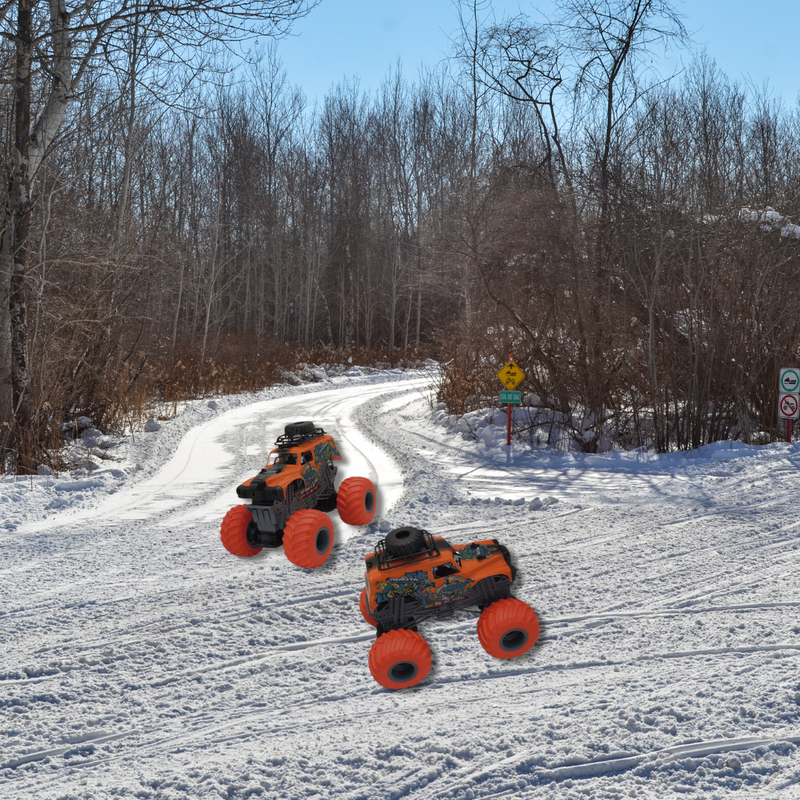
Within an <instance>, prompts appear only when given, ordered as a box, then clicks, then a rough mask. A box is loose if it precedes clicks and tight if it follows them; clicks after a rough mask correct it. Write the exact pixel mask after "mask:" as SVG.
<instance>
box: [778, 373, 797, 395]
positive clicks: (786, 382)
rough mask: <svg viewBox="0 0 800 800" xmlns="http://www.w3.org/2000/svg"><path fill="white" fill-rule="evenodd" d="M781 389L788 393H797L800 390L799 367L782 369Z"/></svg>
mask: <svg viewBox="0 0 800 800" xmlns="http://www.w3.org/2000/svg"><path fill="white" fill-rule="evenodd" d="M780 389H781V391H782V392H785V393H786V394H796V393H797V392H798V391H800V370H798V369H797V367H788V368H786V367H785V368H784V369H782V370H781V374H780Z"/></svg>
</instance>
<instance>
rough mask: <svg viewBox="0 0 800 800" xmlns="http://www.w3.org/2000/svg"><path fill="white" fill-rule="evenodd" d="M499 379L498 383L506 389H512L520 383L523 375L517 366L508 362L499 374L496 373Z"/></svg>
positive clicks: (512, 362)
mask: <svg viewBox="0 0 800 800" xmlns="http://www.w3.org/2000/svg"><path fill="white" fill-rule="evenodd" d="M497 377H498V378H500V383H502V384H503V386H505V387H506V389H513V388H514V387H515V386H516V385H517V384H518V383H522V379H523V378H524V377H525V373H524V372H523V371H522V370H521V369H520V368H519V365H518V364H517V363H516V362H514V361H509V362H508V364H506V365H505V366H504V367H503V369H501V370H500V372H498V373H497Z"/></svg>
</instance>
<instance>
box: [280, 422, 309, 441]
mask: <svg viewBox="0 0 800 800" xmlns="http://www.w3.org/2000/svg"><path fill="white" fill-rule="evenodd" d="M315 430H316V426H315V425H314V423H313V422H290V423H289V424H288V425H287V426H286V427H285V428H284V429H283V432H284V433H285V434H286V435H287V436H288V437H289V438H290V439H294V437H295V436H311V435H313V433H314V431H315Z"/></svg>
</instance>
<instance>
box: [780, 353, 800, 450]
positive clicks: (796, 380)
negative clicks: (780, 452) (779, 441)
mask: <svg viewBox="0 0 800 800" xmlns="http://www.w3.org/2000/svg"><path fill="white" fill-rule="evenodd" d="M778 389H779V390H780V393H779V395H778V417H779V418H780V419H785V420H786V441H787V442H791V441H792V421H793V420H796V419H798V417H800V369H798V368H797V367H785V368H784V369H782V370H781V373H780V378H779V379H778Z"/></svg>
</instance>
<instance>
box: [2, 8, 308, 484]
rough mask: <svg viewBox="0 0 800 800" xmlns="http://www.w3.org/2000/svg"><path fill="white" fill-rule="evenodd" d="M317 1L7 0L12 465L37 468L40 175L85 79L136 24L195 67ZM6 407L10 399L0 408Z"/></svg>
mask: <svg viewBox="0 0 800 800" xmlns="http://www.w3.org/2000/svg"><path fill="white" fill-rule="evenodd" d="M317 1H318V0H227V2H224V3H223V2H220V1H219V0H154V2H148V3H146V4H145V3H142V2H140V0H133V2H131V0H72V1H70V0H47V2H44V1H43V0H9V2H7V3H5V4H4V5H2V6H0V37H2V39H3V40H4V41H5V42H6V43H7V46H8V48H9V49H10V50H11V52H12V54H13V56H12V64H13V66H12V67H11V71H12V75H11V83H12V87H13V111H12V117H11V126H10V127H11V130H10V137H9V138H10V140H11V146H10V158H9V159H8V163H7V165H6V171H7V174H6V175H5V182H6V186H7V187H8V190H7V194H6V195H5V196H4V197H3V207H2V209H0V213H1V214H2V217H3V219H2V223H3V224H2V240H1V241H0V281H1V283H0V308H1V309H2V310H0V314H2V317H3V318H2V320H0V321H1V322H2V325H1V326H0V331H1V332H2V348H0V361H2V364H1V365H0V366H5V365H8V364H9V362H10V369H9V370H8V372H9V373H10V378H11V387H10V388H11V403H10V419H6V420H4V422H6V423H8V425H7V426H6V429H7V432H6V434H5V437H4V439H5V441H4V442H2V443H0V445H2V449H3V450H9V449H10V450H11V451H12V452H13V453H14V454H15V467H16V469H17V471H20V472H26V473H27V472H31V471H34V470H35V468H36V466H37V461H38V456H39V453H38V452H37V445H36V434H35V428H36V420H35V409H34V406H33V398H32V395H31V375H30V365H29V352H28V345H29V342H28V337H29V331H28V312H27V307H26V282H27V277H28V270H29V267H30V260H31V252H30V251H31V241H30V234H31V216H32V210H33V207H34V204H35V202H36V181H37V177H38V176H39V175H40V172H41V170H42V167H43V164H44V162H45V159H46V158H47V156H48V154H49V153H50V151H51V150H52V148H53V147H54V145H55V144H56V142H57V139H58V137H59V135H60V134H62V133H63V131H62V127H63V123H64V119H65V116H66V114H67V110H68V108H69V106H70V104H71V103H72V102H73V100H74V99H75V97H76V94H77V92H78V91H79V90H80V86H81V82H82V79H84V77H85V76H86V74H87V73H88V72H90V71H92V70H93V69H101V68H103V66H104V65H108V64H109V63H110V61H112V60H113V59H114V58H115V57H117V56H119V55H120V54H124V53H125V47H126V46H129V44H130V42H131V41H132V36H131V34H132V32H133V33H134V37H133V38H135V39H136V41H137V42H138V43H139V45H138V46H141V47H144V46H145V42H151V41H155V42H157V48H156V52H153V53H152V55H153V57H155V58H158V59H160V60H162V61H163V62H164V63H193V67H194V68H195V69H196V70H198V71H200V70H202V69H204V68H207V67H208V53H209V52H213V50H214V49H215V47H216V46H224V45H227V46H230V45H232V44H235V43H237V42H242V41H243V40H247V39H250V38H253V37H256V36H259V35H270V36H277V35H281V34H283V33H285V32H286V31H287V30H288V28H289V26H290V25H291V23H292V22H293V21H294V20H295V19H297V18H298V17H301V16H303V15H305V14H306V13H308V11H309V10H310V9H311V8H312V7H313V6H314V5H315V4H316V2H317ZM132 78H133V79H134V80H135V79H136V76H132ZM6 369H7V367H6ZM3 371H5V370H2V369H0V373H2V372H3ZM2 389H5V387H2ZM2 389H0V390H2ZM6 391H7V390H6ZM8 405H9V404H8V400H7V399H6V403H5V407H6V409H8ZM2 408H3V404H0V409H2Z"/></svg>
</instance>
